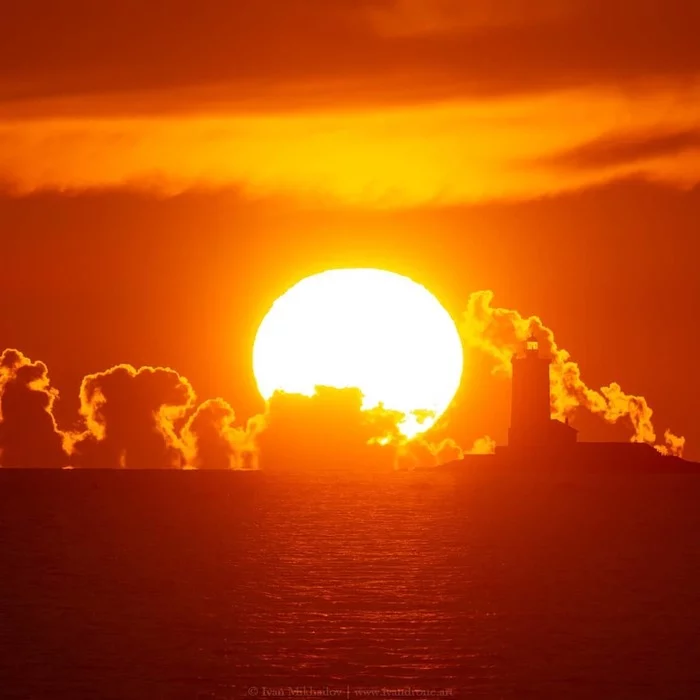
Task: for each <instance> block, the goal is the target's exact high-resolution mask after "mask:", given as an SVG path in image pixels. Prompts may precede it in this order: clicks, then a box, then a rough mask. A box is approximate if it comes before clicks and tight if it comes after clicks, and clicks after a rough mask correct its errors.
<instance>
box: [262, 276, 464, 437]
mask: <svg viewBox="0 0 700 700" xmlns="http://www.w3.org/2000/svg"><path fill="white" fill-rule="evenodd" d="M463 361H464V360H463V352H462V343H461V340H460V337H459V334H458V332H457V328H456V326H455V323H454V321H453V320H452V318H451V317H450V315H449V314H448V313H447V311H446V310H445V308H444V307H443V306H442V305H441V304H440V302H439V301H438V300H437V299H436V298H435V297H434V296H433V295H432V294H431V293H430V292H429V291H428V290H427V289H426V288H425V287H423V286H422V285H420V284H418V283H416V282H414V281H413V280H411V279H409V278H408V277H404V276H402V275H398V274H396V273H393V272H387V271H385V270H375V269H342V270H329V271H327V272H322V273H320V274H317V275H313V276H311V277H307V278H306V279H304V280H302V281H301V282H299V283H298V284H296V285H294V286H293V287H292V288H291V289H289V290H288V291H287V292H286V293H285V294H283V295H282V296H281V297H280V298H279V299H277V301H276V302H275V303H274V304H273V305H272V308H271V309H270V311H269V312H268V313H267V315H266V316H265V318H264V319H263V322H262V323H261V324H260V328H259V329H258V332H257V335H256V338H255V344H254V346H253V371H254V374H255V379H256V381H257V384H258V388H259V390H260V393H261V394H262V396H263V397H264V398H265V399H269V398H270V397H271V396H272V395H273V394H274V393H275V391H278V390H280V391H284V392H287V393H294V394H303V395H305V396H312V395H313V394H314V391H315V388H316V387H317V386H329V387H336V388H339V389H340V388H346V387H357V388H359V389H360V391H361V392H362V394H363V397H364V400H363V408H365V409H371V408H375V407H377V406H379V405H380V404H383V405H384V407H385V408H387V409H390V410H394V411H400V412H401V413H403V414H404V415H405V419H404V420H403V421H402V422H401V424H400V425H399V428H400V430H401V432H402V433H403V434H404V435H405V436H406V437H409V438H412V437H415V436H416V435H418V434H420V433H422V432H424V431H426V430H428V429H429V428H430V427H431V426H432V425H433V424H434V423H435V421H437V419H438V418H439V417H440V416H441V415H442V414H443V413H444V412H445V410H446V409H447V407H448V406H449V405H450V403H451V401H452V399H453V398H454V395H455V392H456V391H457V388H458V387H459V383H460V381H461V378H462V367H463ZM426 411H427V412H430V417H428V418H425V419H423V420H421V419H420V414H421V413H422V412H426Z"/></svg>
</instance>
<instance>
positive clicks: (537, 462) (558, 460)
mask: <svg viewBox="0 0 700 700" xmlns="http://www.w3.org/2000/svg"><path fill="white" fill-rule="evenodd" d="M512 364H513V377H512V388H511V422H510V428H509V430H508V444H507V445H498V446H496V450H495V453H492V454H467V455H465V456H464V457H463V458H462V459H459V460H456V461H453V462H449V463H447V464H445V465H442V466H443V467H460V466H462V467H464V466H475V465H480V466H483V465H484V464H488V466H489V467H493V466H501V467H517V468H527V467H549V466H554V465H556V466H557V467H560V468H561V469H581V468H585V469H588V470H593V471H595V470H616V471H626V470H630V471H639V470H649V471H657V470H659V471H675V472H678V471H683V472H685V471H688V472H697V473H698V474H700V464H698V463H696V462H690V461H688V460H685V459H682V458H680V457H677V456H675V455H669V454H664V453H663V452H662V451H659V449H658V448H657V447H654V446H653V445H650V444H648V443H646V442H636V441H633V442H583V441H579V440H578V431H577V430H576V428H574V427H573V426H572V425H570V424H569V421H568V419H567V420H566V421H561V420H559V419H557V418H553V417H552V409H551V400H550V367H551V360H550V358H548V357H546V356H544V355H543V354H542V353H541V352H540V345H539V342H538V340H537V339H536V338H535V337H534V336H533V335H531V336H530V337H529V338H528V339H527V340H526V341H525V343H524V344H523V347H521V348H520V349H519V350H518V351H517V352H515V353H514V354H513V357H512Z"/></svg>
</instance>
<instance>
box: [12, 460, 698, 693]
mask: <svg viewBox="0 0 700 700" xmlns="http://www.w3.org/2000/svg"><path fill="white" fill-rule="evenodd" d="M699 506H700V475H694V474H685V475H680V474H665V473H662V474H647V473H644V474H641V473H640V474H639V475H636V474H614V473H605V472H600V471H598V472H596V473H594V474H591V473H586V472H585V470H584V471H582V472H580V473H575V474H574V473H568V472H567V470H566V469H565V468H562V469H557V470H550V471H538V470H537V469H535V468H532V469H530V470H527V472H526V471H525V470H521V471H513V472H511V473H506V472H503V471H500V472H496V471H493V470H489V469H483V470H480V471H479V470H476V471H470V472H466V471H464V472H461V471H460V470H454V469H452V470H440V469H432V470H424V471H414V472H391V473H381V474H380V473H363V472H362V471H361V470H357V471H353V470H348V471H347V472H337V471H336V472H333V471H328V472H326V471H324V470H323V469H318V470H315V469H312V468H309V469H300V470H297V471H293V472H292V471H284V470H280V471H278V472H275V471H267V472H215V471H212V472H197V471H167V472H166V471H163V472H158V471H141V472H137V471H126V470H124V471H116V470H115V471H107V470H105V471H87V470H85V471H79V470H73V471H49V470H9V469H2V470H0V698H2V699H3V700H20V699H21V700H30V699H31V700H83V699H85V700H88V699H92V698H95V699H96V700H112V699H113V700H127V699H133V700H146V699H148V700H155V699H162V700H204V699H206V700H214V699H215V698H216V699H221V700H223V699H224V698H230V699H233V698H288V697H296V698H316V699H318V700H321V699H323V698H337V699H338V700H351V699H352V700H362V699H363V698H493V699H494V700H496V699H505V698H523V699H525V698H527V699H532V700H548V699H550V698H551V699H552V700H555V699H556V700H559V699H561V700H566V699H576V698H585V699H608V698H609V699H611V700H625V699H629V700H642V699H646V698H653V699H654V700H666V699H668V700H671V699H672V698H673V699H676V698H677V699H681V698H682V699H688V700H691V699H693V700H695V699H697V698H700V507H699Z"/></svg>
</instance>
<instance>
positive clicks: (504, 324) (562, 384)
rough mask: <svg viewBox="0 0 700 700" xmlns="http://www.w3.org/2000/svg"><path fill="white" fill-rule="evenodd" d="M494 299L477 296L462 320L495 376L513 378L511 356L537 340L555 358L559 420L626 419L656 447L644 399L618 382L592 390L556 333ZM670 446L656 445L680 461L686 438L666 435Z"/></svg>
mask: <svg viewBox="0 0 700 700" xmlns="http://www.w3.org/2000/svg"><path fill="white" fill-rule="evenodd" d="M493 297H494V294H493V292H491V291H482V292H476V293H474V294H472V295H471V296H470V298H469V303H468V305H467V310H466V312H465V314H464V317H463V319H462V329H461V330H462V334H463V337H464V340H465V342H466V343H468V344H469V345H471V346H473V347H476V348H479V349H480V350H482V351H484V352H486V353H487V354H488V355H490V356H491V357H493V359H494V360H495V366H494V371H495V372H497V373H503V374H504V375H506V376H510V374H511V372H512V365H511V357H512V355H513V353H514V352H515V351H516V350H517V349H518V348H519V347H520V345H521V344H522V343H523V342H524V341H525V340H526V339H527V338H528V337H529V336H530V335H533V336H534V337H535V338H536V339H537V341H538V342H539V344H540V348H542V352H543V354H544V355H545V356H549V357H551V360H552V366H551V389H550V396H551V405H552V414H553V416H554V417H555V418H559V419H563V418H565V417H567V416H570V415H571V414H572V413H573V412H574V411H575V409H577V408H578V407H582V408H584V409H586V410H588V411H590V412H591V413H594V414H596V415H598V416H600V417H601V418H603V419H604V420H606V421H607V422H609V423H616V422H617V421H618V420H620V419H621V418H626V419H628V420H629V421H630V423H631V425H632V430H633V433H632V437H631V441H632V442H645V443H647V444H650V445H655V443H656V439H657V438H656V432H655V430H654V426H653V425H652V421H651V418H652V415H653V411H652V410H651V408H650V407H649V405H648V404H647V401H646V399H645V398H644V397H643V396H633V395H631V394H626V393H625V392H623V391H622V388H621V387H620V385H619V384H617V383H612V384H610V386H606V387H602V388H601V389H600V390H599V391H596V390H594V389H591V388H589V387H588V386H587V385H586V384H585V382H584V381H583V380H582V379H581V370H580V368H579V366H578V365H577V364H576V362H574V361H573V360H572V359H571V357H570V355H569V353H568V352H567V351H566V350H564V349H563V348H559V347H558V346H557V344H556V342H555V340H554V333H553V332H552V330H551V329H549V328H547V327H546V326H545V325H544V324H543V323H542V321H541V320H540V319H539V318H538V317H537V316H530V317H529V318H525V317H523V316H521V315H520V313H518V312H517V311H514V310H512V309H499V308H495V307H494V306H492V301H493ZM664 441H665V444H661V445H656V449H657V450H659V452H661V453H663V454H669V455H675V456H678V457H681V456H682V455H683V448H684V446H685V438H682V437H678V436H677V435H674V434H673V433H672V432H671V431H670V430H667V431H666V432H665V433H664Z"/></svg>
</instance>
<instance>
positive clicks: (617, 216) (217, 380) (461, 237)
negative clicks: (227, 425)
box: [0, 0, 700, 459]
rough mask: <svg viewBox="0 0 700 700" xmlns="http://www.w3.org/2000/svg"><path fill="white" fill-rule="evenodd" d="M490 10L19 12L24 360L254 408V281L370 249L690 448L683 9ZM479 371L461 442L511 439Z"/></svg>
mask: <svg viewBox="0 0 700 700" xmlns="http://www.w3.org/2000/svg"><path fill="white" fill-rule="evenodd" d="M493 4H494V3H489V2H485V1H483V2H481V1H477V2H472V3H468V4H467V3H463V2H457V1H456V0H432V1H431V0H403V1H399V0H396V1H394V2H390V1H389V0H386V1H382V0H372V1H366V2H362V1H358V0H336V1H335V2H332V3H330V2H321V0H289V1H288V2H281V1H280V0H277V1H273V0H239V1H237V2H235V3H231V2H224V1H223V0H218V1H214V0H203V1H200V2H198V3H192V2H185V1H184V0H171V1H170V2H169V3H168V4H167V12H166V11H164V10H163V8H162V7H161V6H159V5H158V4H157V3H144V2H140V1H138V2H137V1H136V0H119V1H117V0H104V1H103V2H100V3H94V2H85V1H84V0H65V2H62V3H58V4H57V3H54V2H49V1H48V0H25V2H22V3H14V4H13V7H12V9H11V11H10V13H9V20H8V19H7V18H6V19H5V21H4V22H3V30H4V33H6V34H7V36H8V37H10V40H9V41H2V42H0V145H1V148H0V182H3V183H5V186H4V188H3V192H2V194H0V231H1V233H2V259H3V262H4V280H3V281H4V284H3V289H4V291H5V303H4V309H3V313H2V314H0V338H2V345H3V347H16V348H19V349H20V350H22V351H23V352H25V353H26V354H27V355H28V356H29V357H30V358H32V359H36V360H42V361H44V362H46V363H47V365H48V367H49V372H50V376H51V379H52V382H53V384H54V385H55V386H56V387H58V389H59V390H60V393H61V399H60V400H59V402H58V404H57V408H56V412H57V415H59V416H62V417H63V419H64V420H66V421H68V422H70V421H72V420H74V417H75V414H76V411H77V407H78V388H79V385H80V381H81V379H82V377H83V376H84V375H85V374H87V373H94V372H98V371H101V370H105V369H107V368H108V367H111V366H113V365H116V364H118V363H121V362H127V363H131V364H134V365H136V366H140V365H142V364H151V365H168V366H172V367H174V368H176V369H177V370H178V371H179V372H181V373H182V374H183V375H185V376H186V377H187V378H188V379H189V380H190V381H191V382H192V384H193V385H194V386H195V388H196V390H197V394H198V395H199V396H200V397H201V398H208V397H214V396H217V395H222V396H224V397H225V398H226V399H227V400H228V401H230V403H231V404H232V405H233V406H234V407H235V408H236V412H237V413H238V414H239V415H240V416H241V417H245V416H248V415H252V414H253V413H255V412H257V411H258V410H259V409H260V403H259V399H258V398H257V396H256V393H255V389H254V384H253V379H252V376H251V371H250V348H251V345H252V340H253V337H254V333H255V330H256V327H257V324H258V323H259V321H260V319H261V318H262V315H263V314H264V312H265V309H266V308H267V306H268V305H269V304H270V303H271V301H272V300H273V299H274V298H275V297H276V296H277V295H279V294H280V293H282V292H283V291H284V290H285V289H286V288H287V287H288V286H289V285H290V284H293V283H294V282H295V281H297V280H298V279H299V278H301V277H303V276H304V275H306V274H310V273H313V272H317V271H319V270H322V269H324V268H327V267H330V266H338V265H342V266H352V265H362V266H379V267H386V268H388V269H392V270H395V271H396V272H400V273H404V274H408V275H410V276H412V277H414V278H415V279H417V280H418V281H420V282H422V283H424V284H426V285H427V286H428V287H429V288H431V290H432V291H433V292H434V293H436V295H438V297H440V298H441V300H442V301H443V302H444V303H445V304H446V305H447V306H448V308H449V310H450V311H451V312H452V313H453V314H454V315H455V317H457V316H458V315H459V314H460V313H461V312H462V311H463V310H464V308H465V307H466V302H467V299H468V297H469V294H470V293H472V292H474V291H477V290H479V289H492V290H493V291H494V292H495V303H496V304H497V305H499V306H505V307H508V308H516V309H518V310H520V311H521V312H522V313H523V314H525V315H530V314H537V315H539V316H541V317H542V319H543V321H544V323H545V324H546V325H548V326H550V327H551V328H553V329H554V331H555V333H556V334H557V338H558V339H559V342H560V344H561V345H563V346H564V347H566V348H567V349H568V350H569V351H570V352H571V353H572V355H573V356H574V358H575V359H576V360H577V361H578V362H579V363H580V365H581V368H582V371H583V373H584V375H585V377H586V381H587V382H588V383H589V384H590V385H591V386H595V387H599V386H603V385H605V384H608V383H610V382H611V381H619V382H620V383H621V384H622V386H623V387H624V388H625V390H626V391H628V392H630V393H635V394H641V395H644V396H646V397H647V399H648V400H649V403H650V404H651V405H652V406H653V408H654V411H655V416H656V417H658V421H659V428H660V430H661V431H663V429H665V428H666V427H671V428H672V429H673V430H674V432H676V433H679V434H681V435H685V436H686V437H687V439H688V446H687V451H686V455H687V456H689V457H691V458H696V459H699V458H700V428H699V427H698V426H699V425H700V410H699V409H698V401H697V398H696V397H697V396H698V393H699V392H700V370H698V368H697V365H696V364H695V362H694V355H695V353H694V350H695V347H696V338H697V335H698V330H697V321H696V319H697V318H700V307H699V302H698V300H699V299H700V282H699V281H698V274H697V260H698V254H699V253H700V243H698V238H697V221H698V220H700V189H698V187H697V184H696V183H697V182H698V175H699V174H700V155H698V150H699V149H700V126H699V125H698V120H697V116H696V115H697V113H699V112H698V110H699V108H700V104H699V103H700V82H699V81H698V79H697V78H698V76H699V74H700V49H699V48H698V46H697V35H698V30H699V29H700V7H698V5H697V3H695V2H692V1H691V0H684V1H680V0H666V1H665V2H661V0H640V1H639V2H637V3H635V4H634V7H633V8H631V6H630V4H629V3H628V2H622V0H606V1H605V2H604V1H603V0H586V1H585V2H584V1H583V0H562V1H560V2H554V1H553V0H530V1H529V2H525V0H522V1H520V2H519V1H518V0H511V1H510V2H504V3H499V4H498V5H499V7H500V8H501V9H497V10H495V9H494V8H493V7H492V5H493ZM59 5H60V6H59ZM465 5H466V6H468V10H467V9H465ZM475 362H476V361H475ZM494 381H495V380H493V379H491V378H490V377H489V376H488V367H486V371H485V373H483V374H482V373H479V372H478V371H477V368H476V364H472V366H471V368H469V367H468V368H467V372H466V374H465V388H464V390H463V394H464V396H462V397H461V399H460V403H459V407H458V408H457V409H456V410H455V411H454V415H453V417H452V427H451V430H453V431H454V432H455V435H456V436H457V437H458V438H459V439H464V440H465V441H466V442H468V441H469V440H473V439H474V438H476V437H479V436H480V435H483V434H484V433H489V434H491V435H493V437H495V438H496V439H497V440H499V441H503V440H504V439H505V433H506V428H507V386H506V387H505V389H504V387H503V385H502V384H500V383H494ZM581 429H582V434H583V436H584V437H587V438H589V439H596V438H601V436H602V435H603V434H604V435H606V436H609V435H611V434H612V435H613V438H618V437H620V433H618V432H616V431H617V428H610V427H607V426H606V427H605V428H603V427H602V426H601V425H599V424H598V423H597V422H596V421H591V422H590V424H589V422H584V424H583V425H582V426H581ZM611 430H612V433H611V432H610V431H611ZM622 435H623V436H624V437H622V439H626V438H627V437H628V435H627V433H624V431H623V433H622ZM611 439H612V438H611Z"/></svg>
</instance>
